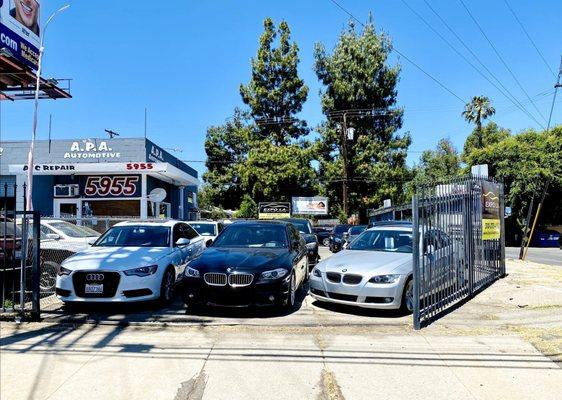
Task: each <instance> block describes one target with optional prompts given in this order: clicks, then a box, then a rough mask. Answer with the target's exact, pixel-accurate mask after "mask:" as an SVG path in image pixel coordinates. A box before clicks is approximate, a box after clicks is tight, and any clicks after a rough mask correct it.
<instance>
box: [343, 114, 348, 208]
mask: <svg viewBox="0 0 562 400" xmlns="http://www.w3.org/2000/svg"><path fill="white" fill-rule="evenodd" d="M341 135H342V138H341V140H342V160H343V185H342V198H343V212H344V214H345V216H346V217H348V216H349V203H348V179H349V159H348V157H347V113H344V114H343V124H342V130H341Z"/></svg>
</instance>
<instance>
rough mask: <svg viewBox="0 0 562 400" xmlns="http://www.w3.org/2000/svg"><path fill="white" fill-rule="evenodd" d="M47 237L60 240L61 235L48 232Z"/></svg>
mask: <svg viewBox="0 0 562 400" xmlns="http://www.w3.org/2000/svg"><path fill="white" fill-rule="evenodd" d="M46 238H47V239H51V240H60V235H58V234H56V233H47V236H46Z"/></svg>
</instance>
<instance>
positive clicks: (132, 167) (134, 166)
mask: <svg viewBox="0 0 562 400" xmlns="http://www.w3.org/2000/svg"><path fill="white" fill-rule="evenodd" d="M126 168H127V169H128V170H129V171H141V170H146V169H152V168H154V165H152V163H143V162H141V163H128V164H127V166H126Z"/></svg>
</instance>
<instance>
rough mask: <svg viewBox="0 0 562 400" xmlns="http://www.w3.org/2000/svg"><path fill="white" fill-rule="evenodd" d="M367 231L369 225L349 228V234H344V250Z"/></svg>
mask: <svg viewBox="0 0 562 400" xmlns="http://www.w3.org/2000/svg"><path fill="white" fill-rule="evenodd" d="M365 229H367V225H355V226H352V227H351V228H349V229H348V230H347V232H344V234H343V240H344V244H343V248H344V249H345V248H346V247H347V246H348V245H349V243H351V242H353V240H355V238H356V237H357V236H359V235H360V234H361V233H362V232H363V231H364V230H365Z"/></svg>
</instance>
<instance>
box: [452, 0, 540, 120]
mask: <svg viewBox="0 0 562 400" xmlns="http://www.w3.org/2000/svg"><path fill="white" fill-rule="evenodd" d="M459 2H460V3H461V4H462V6H463V8H464V9H465V10H466V12H467V13H468V15H469V16H470V18H471V19H472V21H473V22H474V24H475V25H476V26H477V27H478V30H479V31H480V33H481V34H482V36H484V38H485V39H486V41H487V42H488V44H489V45H490V47H492V49H493V50H494V53H496V56H498V58H499V59H500V61H501V62H502V64H503V66H504V67H505V68H506V69H507V71H508V72H509V73H510V75H511V77H512V78H513V80H514V81H515V82H516V83H517V85H518V86H519V88H520V89H521V91H523V93H525V96H527V99H528V100H530V101H531V104H532V105H533V107H534V108H535V110H536V111H537V113H538V114H539V115H540V117H541V118H542V119H544V121H545V122H546V118H545V117H544V115H542V113H541V112H540V110H539V108H538V107H537V105H536V104H535V102H534V101H532V100H531V97H530V96H529V94H528V93H527V91H526V90H525V88H524V87H523V85H521V82H519V79H517V77H516V76H515V74H514V73H513V71H512V70H511V68H510V67H509V65H507V63H506V62H505V60H504V59H503V57H502V56H501V54H500V52H499V51H498V49H496V46H494V44H493V43H492V41H491V40H490V38H489V37H488V35H486V32H484V29H483V28H482V26H481V25H480V24H479V23H478V21H477V20H476V18H475V17H474V15H473V14H472V12H471V11H470V10H469V8H468V7H467V6H466V4H465V3H464V1H463V0H459ZM543 128H544V127H543Z"/></svg>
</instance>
